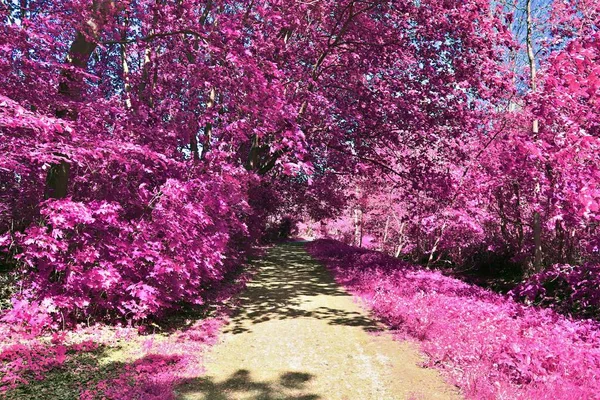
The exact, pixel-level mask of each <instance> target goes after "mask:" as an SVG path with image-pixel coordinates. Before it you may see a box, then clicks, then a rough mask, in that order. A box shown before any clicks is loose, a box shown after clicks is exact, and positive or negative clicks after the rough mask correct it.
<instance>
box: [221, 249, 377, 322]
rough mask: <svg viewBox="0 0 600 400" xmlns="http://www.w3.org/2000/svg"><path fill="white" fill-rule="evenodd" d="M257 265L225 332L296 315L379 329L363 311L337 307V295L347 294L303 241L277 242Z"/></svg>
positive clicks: (296, 316)
mask: <svg viewBox="0 0 600 400" xmlns="http://www.w3.org/2000/svg"><path fill="white" fill-rule="evenodd" d="M255 266H256V267H258V268H259V272H258V273H257V275H256V277H255V278H254V280H253V281H252V282H250V283H249V284H248V288H247V290H246V291H245V292H243V293H242V294H241V295H240V297H239V301H240V307H238V309H237V310H236V313H235V314H234V315H233V316H232V318H231V322H230V324H229V325H228V326H227V327H226V328H225V332H226V333H229V332H230V333H235V334H238V333H242V332H248V331H250V330H251V329H252V325H256V324H260V323H263V322H267V321H271V320H284V319H293V318H314V319H318V320H323V321H326V322H327V323H328V324H331V325H346V326H357V327H362V328H363V329H364V330H366V331H369V332H375V331H378V330H379V328H378V327H377V325H376V324H375V323H374V322H373V320H372V319H370V318H368V317H367V316H365V315H364V314H363V313H360V312H358V311H351V310H346V309H343V308H342V307H336V297H347V296H348V294H347V293H346V292H345V291H344V290H343V289H341V288H340V287H339V286H338V285H337V284H336V283H335V282H334V281H333V279H332V278H331V276H330V275H329V273H328V272H327V270H326V269H325V268H323V267H322V266H321V265H320V264H319V263H317V262H315V261H314V260H313V259H312V258H311V257H310V256H309V255H308V254H307V253H306V252H305V251H304V249H303V243H299V242H296V243H288V244H285V245H281V246H277V247H275V248H273V249H272V250H271V251H270V252H269V254H268V255H267V256H266V257H265V258H264V259H262V260H259V261H256V262H255Z"/></svg>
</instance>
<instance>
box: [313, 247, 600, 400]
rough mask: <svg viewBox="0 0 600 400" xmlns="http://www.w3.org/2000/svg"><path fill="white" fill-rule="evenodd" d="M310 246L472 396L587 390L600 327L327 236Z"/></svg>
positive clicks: (588, 394)
mask: <svg viewBox="0 0 600 400" xmlns="http://www.w3.org/2000/svg"><path fill="white" fill-rule="evenodd" d="M308 250H309V252H310V253H311V254H312V255H313V256H315V257H316V258H317V259H319V260H320V261H321V262H323V263H324V264H325V265H326V266H327V267H328V268H329V270H330V271H331V272H332V273H333V274H334V276H335V278H336V280H337V281H338V282H339V283H341V284H342V285H344V286H345V287H347V288H348V289H349V290H351V291H352V292H353V293H354V294H356V295H357V296H359V297H360V298H362V299H363V300H364V301H365V302H366V304H367V305H368V306H369V307H370V308H371V309H372V311H373V313H374V314H375V315H376V316H377V317H378V318H380V319H381V320H382V321H384V322H385V323H386V324H387V325H388V326H389V327H390V328H392V329H394V330H395V331H396V333H397V335H398V337H399V339H402V338H405V337H410V338H413V339H415V340H417V341H418V342H419V344H420V346H421V349H422V350H423V351H424V352H425V353H426V354H427V356H428V362H427V364H428V365H429V366H432V367H435V368H438V369H440V370H441V371H442V372H443V373H444V374H445V375H446V376H447V377H448V378H449V379H450V380H451V381H452V382H453V383H454V384H456V385H457V386H458V387H459V388H460V389H461V391H462V392H463V393H464V394H465V395H466V396H467V397H468V398H472V399H498V398H510V399H547V398H553V399H574V398H580V399H593V398H598V392H599V390H600V386H599V385H600V380H599V376H600V350H599V349H600V326H599V325H598V324H597V323H592V322H586V321H582V322H580V321H574V320H571V319H568V318H565V317H562V316H560V315H557V314H556V313H554V312H552V311H548V310H541V309H537V308H530V307H526V306H523V305H520V304H518V303H515V302H514V301H512V300H510V299H509V298H506V297H503V296H500V295H497V294H494V293H492V292H489V291H486V290H484V289H481V288H479V287H476V286H471V285H468V284H466V283H463V282H461V281H458V280H456V279H453V278H449V277H445V276H443V275H441V274H440V273H439V272H433V271H429V270H425V269H420V268H418V267H415V266H412V265H410V264H407V263H406V262H403V261H400V260H398V259H395V258H392V257H390V256H387V255H385V254H383V253H377V252H373V251H368V250H364V249H358V248H353V247H349V246H347V245H343V244H341V243H339V242H334V241H324V240H321V241H317V242H313V243H311V244H309V245H308Z"/></svg>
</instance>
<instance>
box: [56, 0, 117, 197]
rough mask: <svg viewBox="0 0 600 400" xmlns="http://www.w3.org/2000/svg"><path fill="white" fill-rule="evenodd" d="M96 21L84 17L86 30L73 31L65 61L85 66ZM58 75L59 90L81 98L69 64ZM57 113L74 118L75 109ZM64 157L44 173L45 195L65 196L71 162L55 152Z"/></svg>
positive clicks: (103, 4) (98, 2) (100, 0)
mask: <svg viewBox="0 0 600 400" xmlns="http://www.w3.org/2000/svg"><path fill="white" fill-rule="evenodd" d="M112 4H113V1H112V0H95V1H94V2H93V5H92V7H93V9H94V11H101V10H104V11H106V10H108V9H109V8H110V7H111V6H112ZM99 23H100V21H95V20H93V19H90V20H89V21H87V24H86V25H87V32H85V33H84V32H82V31H78V32H77V33H76V35H75V40H74V41H73V43H71V47H70V48H69V53H68V54H67V57H66V61H67V63H68V64H70V66H72V67H76V68H80V69H82V70H85V69H87V66H88V62H89V60H90V57H91V55H92V53H93V52H94V50H96V47H97V46H98V45H97V43H96V39H97V38H98V35H99ZM60 74H61V79H60V82H59V85H58V93H59V94H61V95H63V96H64V98H65V99H66V100H67V101H70V102H73V101H79V100H81V93H82V84H83V79H82V78H81V76H80V75H79V74H78V73H77V72H76V71H73V70H72V69H71V68H64V69H63V70H62V71H61V73H60ZM55 113H56V117H57V118H61V119H70V120H73V121H75V120H76V119H77V110H76V109H74V108H72V107H71V106H69V105H68V104H67V105H66V106H61V107H58V108H57V109H56V112H55ZM57 155H58V156H60V157H63V158H65V160H63V161H61V162H60V163H58V164H53V165H51V166H50V168H49V170H48V174H47V175H46V191H45V192H46V193H45V195H46V197H47V198H54V199H62V198H65V197H67V194H68V187H69V177H70V171H71V166H70V164H69V162H68V160H67V159H66V157H65V155H63V154H60V153H59V154H57Z"/></svg>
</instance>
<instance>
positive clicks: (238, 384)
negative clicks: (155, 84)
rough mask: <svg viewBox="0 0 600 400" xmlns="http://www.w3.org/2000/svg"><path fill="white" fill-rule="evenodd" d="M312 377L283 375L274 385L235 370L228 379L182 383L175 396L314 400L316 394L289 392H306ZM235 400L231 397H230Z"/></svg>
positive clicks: (219, 399) (212, 399)
mask: <svg viewBox="0 0 600 400" xmlns="http://www.w3.org/2000/svg"><path fill="white" fill-rule="evenodd" d="M312 379H313V375H311V374H308V373H303V372H286V373H283V374H281V375H280V376H279V379H278V380H276V381H258V380H254V379H253V378H252V376H251V374H250V371H248V370H245V369H240V370H237V371H236V372H235V373H233V374H232V375H231V376H230V377H229V378H227V379H225V380H223V381H220V382H217V381H215V379H214V378H212V377H206V378H201V379H194V380H190V381H189V382H186V383H183V384H182V385H181V386H180V387H179V390H178V392H179V393H180V394H181V395H184V396H185V395H186V394H193V395H194V398H195V399H202V400H230V399H236V398H239V397H243V398H246V399H253V400H276V399H286V400H317V399H320V398H321V397H320V396H318V395H316V394H299V395H294V394H292V393H291V392H294V391H299V390H303V389H305V386H306V384H307V383H308V382H309V381H311V380H312ZM232 396H234V397H232Z"/></svg>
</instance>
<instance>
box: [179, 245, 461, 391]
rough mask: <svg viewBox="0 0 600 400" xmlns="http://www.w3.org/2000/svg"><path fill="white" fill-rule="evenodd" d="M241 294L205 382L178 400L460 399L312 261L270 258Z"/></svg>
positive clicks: (292, 251) (291, 252)
mask: <svg viewBox="0 0 600 400" xmlns="http://www.w3.org/2000/svg"><path fill="white" fill-rule="evenodd" d="M255 265H256V266H257V267H258V273H257V275H256V276H255V277H254V279H253V281H252V282H250V283H249V285H248V288H247V289H246V291H245V292H244V293H242V295H241V298H240V305H239V308H238V311H237V314H235V315H234V316H233V317H232V319H231V322H230V323H229V324H228V325H227V326H225V328H224V331H223V334H222V336H221V342H220V343H219V344H217V345H216V346H215V347H213V348H212V349H211V350H210V351H209V353H208V354H207V356H206V360H205V361H206V370H207V371H206V375H205V377H204V378H201V379H196V380H193V381H190V382H187V383H185V384H184V385H182V386H180V387H179V388H178V396H179V398H180V399H189V400H192V399H193V400H230V399H231V400H234V399H235V400H237V399H253V400H274V399H296V400H315V399H340V400H342V399H347V400H388V399H390V400H391V399H415V400H417V399H459V398H460V396H459V394H458V392H457V390H456V389H455V388H453V387H451V386H449V385H447V384H445V383H444V381H443V380H442V378H441V377H440V376H439V374H438V373H437V372H436V371H433V370H431V369H425V368H423V367H421V366H420V364H421V362H422V357H421V355H420V354H419V352H418V351H417V350H416V349H415V347H414V346H413V345H411V344H409V343H407V342H406V343H403V342H398V341H394V340H393V339H392V338H391V336H390V335H388V334H386V333H385V332H382V331H381V328H380V327H379V326H378V325H377V324H376V323H374V322H373V321H372V320H371V319H370V318H369V316H368V314H367V313H366V312H365V311H363V310H362V309H361V308H360V307H359V306H358V305H357V304H356V303H355V302H354V301H353V298H352V297H351V296H350V295H349V294H347V293H346V292H345V291H343V289H341V288H340V287H339V286H338V285H337V284H336V283H335V282H334V281H333V280H332V278H331V277H330V276H329V274H328V272H327V271H326V270H325V269H324V268H323V267H322V266H321V265H319V264H318V263H317V262H316V261H314V260H312V259H311V257H310V256H309V255H308V254H307V253H306V252H305V250H304V248H303V245H302V244H300V243H291V244H285V245H281V246H278V247H275V248H273V249H271V251H270V252H269V254H268V255H267V256H266V257H265V258H264V259H263V260H260V261H257V262H256V263H255Z"/></svg>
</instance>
